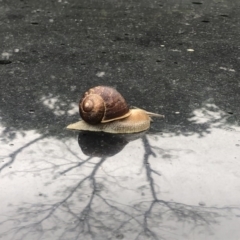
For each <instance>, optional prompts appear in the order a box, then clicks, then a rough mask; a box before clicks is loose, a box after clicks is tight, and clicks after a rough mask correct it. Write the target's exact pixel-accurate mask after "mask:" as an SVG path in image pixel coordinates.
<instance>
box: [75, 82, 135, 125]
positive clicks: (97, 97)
mask: <svg viewBox="0 0 240 240" xmlns="http://www.w3.org/2000/svg"><path fill="white" fill-rule="evenodd" d="M79 113H80V116H81V118H82V119H83V120H84V121H85V122H87V123H89V124H98V123H106V122H111V121H114V120H118V119H122V118H126V117H128V116H129V115H130V111H129V107H128V105H127V103H126V101H125V99H124V98H123V96H122V95H121V94H120V93H119V92H118V91H117V90H116V89H114V88H111V87H107V86H98V87H94V88H91V89H89V90H88V91H87V92H85V94H84V96H83V97H82V99H81V100H80V102H79Z"/></svg>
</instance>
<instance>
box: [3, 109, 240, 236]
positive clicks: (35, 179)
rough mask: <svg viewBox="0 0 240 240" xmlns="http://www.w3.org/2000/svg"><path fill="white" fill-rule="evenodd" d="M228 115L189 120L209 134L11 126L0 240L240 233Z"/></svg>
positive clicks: (211, 112)
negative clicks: (62, 133) (60, 132)
mask: <svg viewBox="0 0 240 240" xmlns="http://www.w3.org/2000/svg"><path fill="white" fill-rule="evenodd" d="M224 116H225V115H224V113H223V112H221V111H220V110H219V109H218V108H216V107H215V106H213V105H206V106H205V107H204V108H200V109H196V111H194V112H193V116H192V117H191V119H189V121H192V122H193V123H194V124H207V125H208V128H209V129H211V132H210V133H209V134H205V135H203V136H202V137H199V134H195V135H190V136H187V137H186V136H183V135H179V136H177V135H172V134H170V133H162V134H156V133H155V134H149V133H145V132H144V133H141V134H133V135H111V134H101V133H97V134H96V133H87V134H86V133H83V132H80V133H79V134H78V138H77V141H76V139H75V137H76V135H74V134H76V133H73V132H71V134H72V136H71V137H69V136H68V137H62V138H60V137H59V138H55V137H53V136H51V135H49V134H48V135H41V134H39V133H36V132H35V131H25V132H24V134H22V133H19V132H16V131H15V137H14V138H10V137H11V136H12V135H11V132H9V134H10V135H9V136H10V137H9V139H10V140H9V141H7V139H5V140H4V141H2V144H3V146H4V148H3V149H4V150H2V151H1V153H0V157H1V160H0V170H1V172H0V173H1V175H0V178H1V185H0V199H1V211H0V238H1V237H2V238H3V239H11V238H12V239H25V240H28V239H29V240H30V239H38V238H42V239H47V240H48V239H87V240H88V239H96V240H101V239H104V240H105V239H144V240H145V239H178V240H179V239H180V240H181V239H184V240H185V239H196V240H201V239H203V238H204V239H206V240H211V239H212V238H213V236H214V237H215V239H221V240H223V239H224V240H225V239H227V236H229V235H228V234H229V229H230V230H231V234H232V236H234V237H235V239H238V238H239V237H240V236H239V232H238V228H239V227H238V226H239V224H240V218H239V216H240V206H239V191H238V189H239V185H240V181H239V179H240V175H239V171H238V169H239V167H240V166H239V161H238V159H237V157H238V155H237V154H236V156H235V155H234V154H233V153H234V152H235V153H236V152H237V151H239V147H238V146H239V141H240V140H239V134H238V133H239V129H237V127H236V128H235V130H234V128H233V127H232V128H231V131H229V129H227V127H228V125H227V124H226V118H227V116H226V118H225V117H224ZM4 131H5V128H2V131H1V132H4ZM2 136H3V135H2V134H1V137H2ZM220 136H224V138H221V137H220ZM226 142H228V143H229V144H227V145H226ZM230 143H231V144H230ZM79 146H80V148H81V149H80V148H79ZM229 153H232V154H231V155H229ZM234 237H233V239H234Z"/></svg>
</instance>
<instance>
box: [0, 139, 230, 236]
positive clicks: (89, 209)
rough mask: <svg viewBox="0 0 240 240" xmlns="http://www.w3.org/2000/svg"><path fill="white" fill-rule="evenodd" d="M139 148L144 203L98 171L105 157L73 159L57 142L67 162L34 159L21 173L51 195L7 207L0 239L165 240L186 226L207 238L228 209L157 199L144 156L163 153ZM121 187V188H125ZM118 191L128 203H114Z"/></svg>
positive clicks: (155, 179)
mask: <svg viewBox="0 0 240 240" xmlns="http://www.w3.org/2000/svg"><path fill="white" fill-rule="evenodd" d="M38 140H39V139H35V140H33V141H34V142H30V143H29V144H27V145H26V146H30V145H31V144H33V143H35V142H36V141H38ZM142 143H143V149H144V152H143V154H142V157H141V156H140V159H141V158H142V163H141V162H139V163H138V164H140V165H141V164H142V166H143V168H144V170H145V171H142V172H141V175H142V176H143V177H144V175H145V176H146V182H145V183H144V189H145V190H144V191H145V194H147V196H148V197H147V199H146V198H145V197H144V195H141V196H140V195H139V192H138V190H137V189H136V188H135V186H134V185H133V186H131V185H132V184H133V183H132V180H131V178H127V179H124V178H122V176H121V175H120V176H118V175H112V173H111V172H112V170H111V171H109V170H108V171H107V170H104V171H103V170H102V169H103V168H104V166H105V167H108V164H109V163H108V161H111V158H107V157H100V158H96V157H94V156H89V157H87V156H85V157H79V153H78V152H76V151H74V150H73V149H71V147H70V146H69V145H68V144H67V143H63V145H65V148H66V149H65V151H68V152H69V153H70V155H71V158H66V159H62V161H61V163H57V161H56V162H54V159H52V161H53V162H52V163H50V165H49V167H46V162H44V160H43V159H39V160H38V161H40V162H39V163H36V159H34V160H32V161H30V162H29V167H30V169H32V170H30V171H29V169H28V170H25V171H22V174H29V173H30V172H31V171H34V172H46V173H48V174H52V182H50V183H48V182H47V181H45V185H46V186H49V184H57V186H58V187H57V188H56V189H54V192H53V193H52V194H53V196H52V197H51V198H49V197H48V196H47V194H45V193H40V194H39V195H40V197H41V200H38V201H37V202H35V203H26V202H23V203H20V205H19V206H12V207H11V208H12V209H13V211H14V210H15V208H16V211H15V212H12V214H10V213H9V215H8V216H7V217H4V218H3V217H2V218H0V219H4V220H2V221H1V222H0V224H1V225H0V226H1V229H4V228H5V229H7V230H6V231H5V232H2V234H1V235H0V236H1V237H3V238H4V237H6V236H12V238H13V239H40V238H44V239H51V236H54V239H83V238H84V239H123V238H125V237H126V238H127V239H169V238H170V237H172V236H174V234H176V233H175V232H177V228H178V226H179V225H185V226H187V228H188V231H200V232H201V231H203V232H205V233H206V232H208V233H209V234H210V233H211V227H212V226H214V225H216V224H219V223H220V220H219V219H220V218H221V217H224V214H225V210H227V211H232V210H234V208H226V209H224V208H223V209H217V208H208V207H203V206H192V205H187V204H183V203H179V202H174V201H165V200H163V199H161V197H160V195H161V184H159V179H160V178H161V173H160V172H158V171H157V170H155V169H154V168H153V167H152V166H151V161H152V160H151V159H150V157H151V156H152V157H154V158H158V159H163V158H161V157H162V156H163V155H164V154H165V153H164V151H162V152H160V153H156V151H155V150H154V148H153V147H152V146H151V144H150V142H149V139H148V135H144V136H142ZM63 145H62V146H63ZM61 148H62V147H61ZM20 152H21V149H19V151H16V154H15V155H12V156H13V157H14V158H13V159H15V158H17V157H18V154H19V153H20ZM119 160H120V159H119ZM48 161H49V160H48ZM42 163H44V164H42ZM36 164H39V167H36ZM120 166H121V165H120ZM136 167H137V166H136ZM8 174H10V173H8ZM8 174H6V175H5V176H7V175H8ZM15 174H16V173H15ZM18 174H20V172H18ZM124 181H125V182H124ZM67 183H69V184H67ZM123 184H127V186H129V189H127V188H126V187H125V186H124V185H123ZM116 189H117V191H116ZM120 189H121V190H120ZM119 190H120V191H122V194H123V195H124V198H127V197H128V193H129V194H131V195H132V196H133V198H132V200H131V198H130V199H129V200H128V201H123V199H121V198H119V199H118V197H119V196H121V193H120V192H119ZM147 192H148V193H147ZM115 195H116V196H118V197H116V196H115ZM6 226H8V228H7V227H6ZM9 226H11V227H9Z"/></svg>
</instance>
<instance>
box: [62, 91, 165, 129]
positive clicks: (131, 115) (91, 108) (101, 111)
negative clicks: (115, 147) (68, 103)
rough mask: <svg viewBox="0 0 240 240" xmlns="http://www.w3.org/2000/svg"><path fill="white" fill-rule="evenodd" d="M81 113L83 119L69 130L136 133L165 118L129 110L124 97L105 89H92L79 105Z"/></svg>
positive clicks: (71, 125)
mask: <svg viewBox="0 0 240 240" xmlns="http://www.w3.org/2000/svg"><path fill="white" fill-rule="evenodd" d="M79 113H80V116H81V118H82V119H83V120H81V121H79V122H76V123H73V124H70V125H68V126H67V129H72V130H82V131H95V132H96V131H97V132H99V131H103V132H108V133H135V132H141V131H145V130H147V129H148V128H149V127H150V122H151V120H152V119H151V117H164V116H163V115H160V114H155V113H151V112H147V111H145V110H143V109H138V108H136V109H129V107H128V105H127V103H126V101H125V99H124V98H123V97H122V95H121V94H120V93H119V92H117V91H116V90H115V89H114V88H111V87H106V86H98V87H95V88H91V89H89V90H88V91H87V92H86V93H85V94H84V96H83V97H82V99H81V100H80V102H79Z"/></svg>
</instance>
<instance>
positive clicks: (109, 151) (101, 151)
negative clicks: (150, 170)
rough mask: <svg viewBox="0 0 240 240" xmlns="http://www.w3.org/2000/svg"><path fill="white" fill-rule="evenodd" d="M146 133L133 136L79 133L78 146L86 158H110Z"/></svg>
mask: <svg viewBox="0 0 240 240" xmlns="http://www.w3.org/2000/svg"><path fill="white" fill-rule="evenodd" d="M145 134H146V131H144V132H141V133H135V134H110V133H98V132H82V131H81V132H80V133H79V135H78V144H79V146H80V148H81V150H82V152H83V153H84V154H85V155H87V156H95V157H110V156H113V155H115V154H117V153H119V152H120V151H121V150H123V148H124V147H125V146H126V145H127V144H128V143H129V142H131V141H134V140H136V139H138V138H141V137H143V136H144V135H145Z"/></svg>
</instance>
